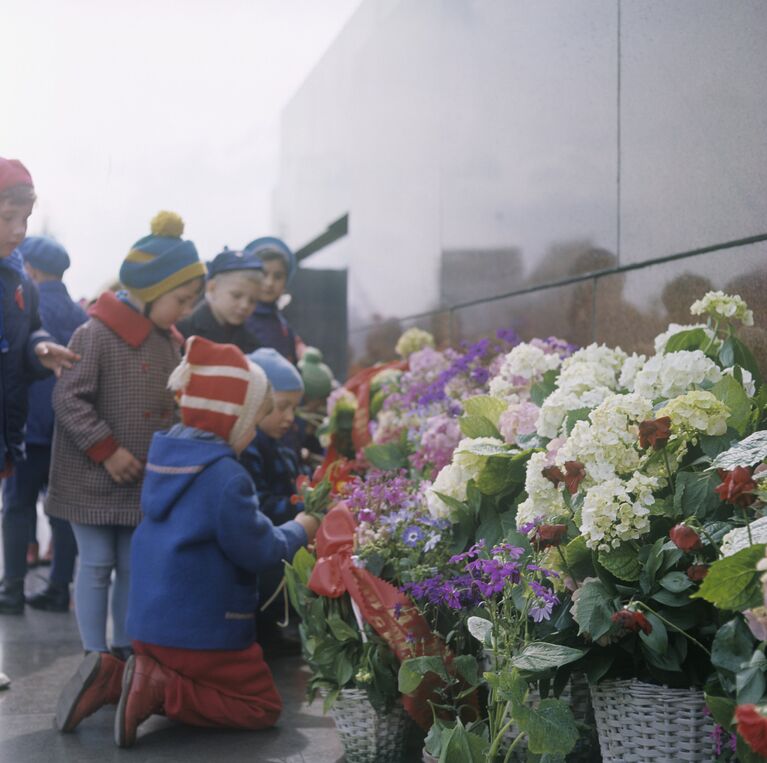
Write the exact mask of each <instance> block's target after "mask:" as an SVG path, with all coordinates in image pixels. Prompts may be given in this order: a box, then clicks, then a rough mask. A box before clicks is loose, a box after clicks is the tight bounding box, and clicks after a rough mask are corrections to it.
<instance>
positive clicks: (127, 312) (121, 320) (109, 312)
mask: <svg viewBox="0 0 767 763" xmlns="http://www.w3.org/2000/svg"><path fill="white" fill-rule="evenodd" d="M88 314H89V315H90V316H92V317H93V318H97V319H98V320H100V321H101V322H102V323H103V324H104V325H105V326H108V327H109V328H110V329H112V331H114V332H115V334H117V336H119V337H120V339H122V340H123V341H124V342H126V343H127V344H129V345H130V346H131V347H140V346H141V345H142V344H143V343H144V342H145V341H146V338H147V337H148V336H149V335H150V334H151V333H152V329H153V328H154V323H152V321H150V320H149V318H146V317H144V316H143V315H141V313H139V312H138V311H136V310H134V309H133V308H132V307H130V306H129V305H126V304H125V302H121V301H120V300H119V299H117V297H116V296H115V295H114V294H113V293H112V292H111V291H105V292H104V293H103V294H102V295H101V296H100V297H99V298H98V300H97V301H96V304H95V305H93V307H91V309H90V310H88Z"/></svg>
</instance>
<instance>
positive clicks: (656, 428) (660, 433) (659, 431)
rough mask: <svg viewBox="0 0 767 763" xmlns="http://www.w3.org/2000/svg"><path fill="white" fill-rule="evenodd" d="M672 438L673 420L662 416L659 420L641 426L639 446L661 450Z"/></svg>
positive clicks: (643, 423)
mask: <svg viewBox="0 0 767 763" xmlns="http://www.w3.org/2000/svg"><path fill="white" fill-rule="evenodd" d="M670 436H671V419H670V418H669V417H668V416H661V417H660V418H659V419H654V420H648V421H643V422H642V423H641V424H640V425H639V446H640V447H641V448H649V447H652V448H654V449H655V450H660V449H661V448H662V447H663V446H664V445H665V444H666V443H667V442H668V438H669V437H670Z"/></svg>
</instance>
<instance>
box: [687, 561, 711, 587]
mask: <svg viewBox="0 0 767 763" xmlns="http://www.w3.org/2000/svg"><path fill="white" fill-rule="evenodd" d="M706 575H708V565H707V564H691V565H690V566H689V567H688V568H687V577H688V578H690V580H692V582H693V583H700V581H701V580H703V578H705V577H706Z"/></svg>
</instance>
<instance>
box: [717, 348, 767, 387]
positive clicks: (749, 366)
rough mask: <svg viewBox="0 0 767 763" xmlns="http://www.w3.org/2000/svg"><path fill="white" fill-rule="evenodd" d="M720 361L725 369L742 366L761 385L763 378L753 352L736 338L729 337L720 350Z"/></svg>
mask: <svg viewBox="0 0 767 763" xmlns="http://www.w3.org/2000/svg"><path fill="white" fill-rule="evenodd" d="M719 361H720V362H721V364H722V365H723V366H724V367H725V368H729V367H730V366H736V365H737V366H740V367H741V368H745V369H746V371H749V372H750V373H751V375H752V376H753V377H754V380H755V381H756V382H757V384H758V383H761V380H762V376H761V374H760V372H759V365H758V364H757V362H756V359H755V358H754V356H753V354H752V353H751V350H749V349H748V347H746V345H745V344H743V342H741V341H740V339H738V338H737V337H735V336H730V337H727V339H725V340H724V342H723V343H722V347H721V349H720V350H719Z"/></svg>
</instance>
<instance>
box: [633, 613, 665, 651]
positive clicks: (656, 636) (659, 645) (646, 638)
mask: <svg viewBox="0 0 767 763" xmlns="http://www.w3.org/2000/svg"><path fill="white" fill-rule="evenodd" d="M644 614H645V617H646V618H647V619H648V620H649V621H650V625H652V631H650V633H649V634H648V633H645V632H644V631H640V633H639V638H640V639H641V641H642V643H643V644H644V645H645V646H646V647H647V648H648V649H652V651H653V652H656V653H657V654H666V652H667V651H668V631H667V630H666V626H665V625H664V624H663V622H662V621H661V620H660V618H658V617H656V616H655V615H654V614H652V612H645V613H644Z"/></svg>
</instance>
